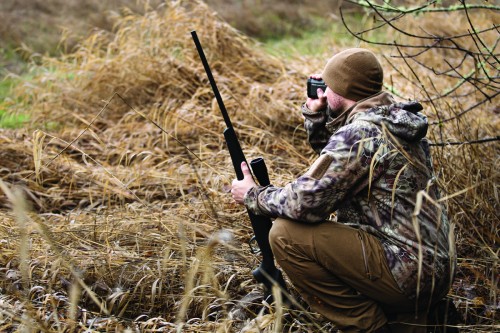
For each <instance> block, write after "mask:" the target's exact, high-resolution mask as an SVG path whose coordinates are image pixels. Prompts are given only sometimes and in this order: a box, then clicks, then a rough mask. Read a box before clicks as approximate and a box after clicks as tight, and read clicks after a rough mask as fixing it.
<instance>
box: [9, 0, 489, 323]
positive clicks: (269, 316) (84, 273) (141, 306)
mask: <svg viewBox="0 0 500 333" xmlns="http://www.w3.org/2000/svg"><path fill="white" fill-rule="evenodd" d="M435 22H436V20H435V19H433V20H432V22H429V24H431V23H432V24H435ZM441 22H444V21H443V20H441ZM442 29H448V27H447V25H446V24H444V23H443V27H442ZM191 30H196V31H197V33H198V36H199V38H200V40H201V41H202V43H203V45H204V48H205V53H206V55H207V57H208V61H209V63H210V66H211V68H212V70H213V72H214V77H215V79H216V81H217V85H218V87H219V89H220V91H221V94H222V97H223V99H224V101H225V104H226V107H227V109H228V110H229V113H230V116H231V118H232V119H233V123H234V126H235V128H236V130H237V133H238V136H239V138H240V140H241V142H242V146H243V148H244V150H245V154H246V155H247V157H249V158H253V157H257V156H263V157H264V158H265V160H266V163H267V166H268V168H269V169H270V174H271V178H272V181H273V183H274V184H276V185H281V184H285V183H286V182H287V181H289V180H291V179H293V178H294V177H295V176H297V175H299V174H300V173H301V172H303V171H304V170H305V169H306V168H307V167H308V165H309V163H310V162H311V161H312V160H313V159H314V155H313V154H312V152H311V151H310V149H309V147H308V145H307V143H306V136H305V133H304V131H303V130H302V127H301V117H300V114H299V106H300V104H301V103H302V102H303V100H304V82H305V78H306V77H307V75H308V74H310V73H312V72H316V71H318V69H321V68H322V67H323V65H324V62H325V59H326V58H327V57H329V56H330V55H329V54H328V55H326V54H321V55H318V56H317V57H311V58H305V57H300V56H297V57H295V58H293V59H292V60H286V61H285V60H282V59H278V58H273V57H270V56H269V55H267V54H265V53H264V52H263V51H261V50H260V48H259V47H258V45H256V43H254V41H252V40H251V39H248V38H247V37H245V36H243V35H241V34H240V33H238V32H237V31H236V30H234V29H233V28H231V27H230V26H229V25H227V24H225V23H223V22H222V21H221V20H219V18H218V17H217V15H216V14H215V13H213V12H212V11H211V10H210V9H209V8H207V7H206V6H205V5H204V4H203V3H201V2H197V1H174V2H168V3H166V4H165V6H164V8H163V10H162V11H158V12H150V13H147V14H146V15H145V16H139V15H134V14H130V15H128V16H126V17H124V18H123V20H121V21H120V22H119V23H118V25H117V27H116V32H115V33H113V34H110V33H104V32H96V33H95V34H93V35H92V36H91V37H90V38H88V39H86V40H83V41H82V42H81V45H80V47H79V49H78V50H77V51H76V52H75V53H73V54H69V55H65V56H63V57H61V58H58V59H54V58H47V59H44V66H43V69H44V70H42V69H39V70H38V71H39V74H38V75H37V76H36V78H35V79H34V80H33V81H31V82H30V83H29V84H25V85H22V86H20V87H18V88H17V89H16V90H15V91H14V93H13V96H12V101H14V100H15V102H12V104H11V105H9V108H13V109H17V110H18V111H19V112H27V111H28V110H29V112H30V113H31V115H32V119H33V122H32V124H31V125H30V126H29V127H28V128H25V129H21V130H16V131H1V132H0V143H1V145H2V150H1V151H0V161H1V162H0V164H1V166H2V168H1V169H0V175H1V179H2V182H3V183H5V184H8V185H7V186H8V187H16V188H19V189H21V190H22V191H23V193H24V196H25V198H26V200H27V201H28V202H29V204H30V205H31V207H32V208H30V209H28V208H23V209H21V212H22V214H25V215H27V216H29V218H30V221H31V222H30V225H31V226H32V228H31V229H30V228H28V229H25V228H24V227H20V226H19V225H18V224H17V222H16V218H15V216H14V215H13V214H12V212H11V208H13V207H17V206H16V204H14V202H15V200H14V201H13V200H8V198H7V197H6V196H4V197H0V206H1V207H2V210H1V211H0V242H1V243H0V244H1V246H2V252H1V257H0V258H1V263H0V266H1V267H2V274H4V276H5V278H4V279H3V280H0V288H1V289H2V294H3V295H5V296H2V297H1V298H0V306H1V307H0V316H1V317H0V320H1V321H2V325H6V326H3V327H8V328H9V329H12V330H14V329H21V328H22V327H24V326H26V325H28V324H26V320H28V319H24V318H29V322H30V323H31V324H30V325H33V326H32V327H36V328H37V329H40V330H42V331H64V330H74V331H81V332H84V331H111V330H116V331H124V330H126V329H130V330H131V331H133V332H136V331H160V330H162V331H170V332H175V331H183V332H213V331H217V332H231V331H235V330H236V329H241V330H243V331H244V330H246V331H248V332H251V331H255V332H257V331H259V330H260V331H266V332H273V331H281V330H287V329H288V330H290V331H294V332H303V331H307V330H310V331H315V332H321V331H325V332H326V331H329V330H330V329H331V328H332V327H331V325H330V324H329V323H326V322H323V321H322V320H321V319H319V318H318V317H317V316H316V314H313V313H310V312H308V311H307V310H306V309H303V310H302V311H291V310H286V309H281V307H278V310H277V311H274V310H270V312H267V313H265V312H264V313H259V309H261V308H262V305H261V304H260V301H258V298H256V299H257V301H255V300H254V301H253V302H249V303H248V304H247V309H246V311H248V312H250V313H252V314H253V316H255V319H254V320H252V321H247V320H246V319H245V318H240V317H234V316H231V314H230V309H232V308H233V307H234V306H235V305H236V304H237V303H238V302H237V300H238V299H240V298H241V297H242V296H243V295H246V294H248V293H250V292H251V291H252V290H254V289H255V288H256V284H255V282H254V281H253V280H252V278H251V269H252V268H254V267H255V266H256V264H257V262H258V259H259V258H258V257H256V256H253V255H250V254H249V251H248V250H247V248H246V246H244V245H243V244H244V243H245V242H246V241H247V240H248V238H249V235H250V234H251V230H250V225H249V223H248V220H247V217H246V215H245V212H244V211H242V210H241V209H240V207H237V206H236V205H234V204H233V203H232V201H231V198H230V196H229V195H228V194H227V191H228V185H229V184H230V183H231V181H232V179H233V177H234V176H233V174H232V169H231V168H232V167H231V162H230V159H229V156H228V154H227V152H226V151H225V143H224V142H223V137H222V130H223V120H222V118H221V117H220V115H219V110H218V108H217V104H216V102H215V100H214V98H213V95H212V92H211V90H210V86H209V84H208V81H207V80H206V78H205V75H204V71H203V67H202V64H201V63H200V61H199V58H198V55H197V53H196V49H195V47H194V45H193V43H192V40H191V38H190V31H191ZM361 46H366V47H370V46H369V45H361ZM332 49H333V50H335V51H336V50H337V48H336V46H335V45H332ZM373 49H374V51H375V52H378V53H381V54H382V55H387V56H389V55H390V54H387V53H386V50H385V49H377V48H373ZM439 57H441V58H443V57H447V58H449V59H452V57H453V54H448V53H445V54H441V53H439V52H434V53H433V54H432V55H429V56H428V58H426V59H425V61H428V62H431V61H437V59H438V58H439ZM387 59H388V60H389V61H390V63H389V62H386V63H384V69H385V70H386V73H387V79H388V82H389V83H390V85H392V86H393V87H394V88H395V90H396V91H400V92H402V93H404V94H405V95H407V96H408V97H411V98H413V97H415V98H421V97H422V96H423V95H422V94H421V92H422V91H421V90H419V89H416V88H415V87H411V86H409V85H408V84H407V81H406V77H408V76H410V75H412V73H411V72H410V70H409V69H407V68H406V69H405V65H404V63H401V62H400V63H397V61H396V60H394V59H392V58H389V57H388V58H387ZM399 61H401V60H399ZM391 64H392V65H394V67H392V66H391ZM416 74H417V75H420V77H421V79H422V80H426V82H432V84H433V85H435V86H436V87H437V88H436V89H438V88H439V89H446V87H448V86H449V84H448V83H447V82H446V81H443V82H441V81H439V82H437V81H436V82H433V81H432V77H431V76H429V73H424V72H417V73H416ZM426 84H427V83H426ZM440 91H442V90H440ZM460 96H461V94H459V93H457V94H456V95H454V96H453V97H452V98H451V99H449V100H447V101H443V102H442V104H439V105H436V104H434V105H432V104H430V103H426V106H427V107H428V108H427V114H428V115H429V118H430V119H431V121H435V120H437V119H438V118H441V119H443V118H448V117H453V115H454V114H457V113H459V112H460V110H461V109H463V108H466V107H467V104H464V103H474V99H475V95H474V94H473V93H471V94H470V95H467V96H468V97H467V98H466V99H465V100H463V99H459V97H460ZM423 97H424V98H425V97H426V96H423ZM462 101H464V102H462ZM497 112H498V110H497V109H496V107H495V106H494V105H493V103H491V104H485V107H484V109H483V110H482V111H481V112H477V113H472V112H471V113H467V114H466V115H464V116H463V117H460V118H457V119H456V120H454V121H450V122H446V123H443V125H442V126H434V127H433V128H432V129H431V132H430V137H431V139H432V140H434V141H441V140H443V139H447V140H453V141H461V140H465V139H471V138H476V137H477V138H480V137H483V136H487V135H494V134H495V133H496V132H497V130H498V119H497V117H495V115H496V113H497ZM148 119H149V120H148ZM152 121H154V122H155V123H156V124H157V125H159V127H161V129H160V128H159V127H158V126H156V125H155V124H154V123H153V122H152ZM34 131H36V132H35V134H34V135H31V134H30V133H31V132H34ZM433 155H434V161H435V164H436V168H437V171H438V176H439V182H440V184H441V185H442V188H443V192H444V196H445V200H444V201H443V202H444V203H445V204H446V205H447V206H448V210H449V212H450V217H451V219H452V221H453V222H454V223H455V225H456V227H457V237H458V244H459V251H460V252H459V253H458V255H459V264H460V265H459V269H460V274H459V279H458V280H457V282H456V285H455V286H454V289H453V291H452V294H451V296H452V297H454V299H455V300H456V301H457V302H462V304H465V305H467V307H468V308H467V310H466V312H467V315H468V316H469V317H468V318H469V320H470V321H469V323H472V324H471V326H470V327H469V329H470V330H476V331H487V330H489V329H491V328H492V327H494V325H496V324H495V316H496V315H495V307H494V305H495V304H496V303H497V291H498V289H497V282H498V271H497V262H498V257H497V256H498V245H497V243H498V218H497V216H496V211H497V210H498V192H497V191H498V190H497V186H498V185H497V184H498V170H497V169H496V168H495V166H496V165H497V164H498V163H497V162H498V156H499V154H498V145H497V144H485V145H480V146H478V145H462V146H452V147H443V148H439V147H437V148H434V150H433ZM3 192H4V193H6V190H3ZM221 229H227V230H228V232H230V233H231V234H232V235H233V237H234V238H233V239H231V240H228V241H224V242H223V244H221V242H215V241H214V240H217V239H219V238H217V237H219V236H218V235H219V234H218V232H219V231H220V230H221ZM23 233H24V234H23ZM23 235H24V236H23ZM28 245H29V246H28ZM23 265H25V266H23ZM487 288H488V289H489V291H487V292H486V291H485V289H487ZM22 295H26V296H22ZM485 295H486V296H485ZM19 302H20V303H19ZM255 302H256V304H255ZM298 305H300V304H298ZM27 309H28V310H27ZM29 309H32V310H29ZM486 310H488V311H489V312H486ZM26 311H27V312H26ZM26 316H27V317H26ZM478 318H479V319H478ZM472 320H475V321H474V322H472ZM23 325H24V326H23Z"/></svg>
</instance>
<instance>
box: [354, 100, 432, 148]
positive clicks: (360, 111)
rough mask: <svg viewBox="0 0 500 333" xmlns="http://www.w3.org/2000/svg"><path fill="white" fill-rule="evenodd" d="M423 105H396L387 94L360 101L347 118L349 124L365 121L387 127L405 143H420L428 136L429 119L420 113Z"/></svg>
mask: <svg viewBox="0 0 500 333" xmlns="http://www.w3.org/2000/svg"><path fill="white" fill-rule="evenodd" d="M422 109H423V107H422V105H421V104H420V103H418V102H415V101H410V102H402V103H395V100H394V98H393V97H392V96H391V95H390V94H389V93H387V92H381V93H379V94H377V95H374V96H371V97H369V98H367V99H365V100H362V101H359V102H358V103H356V105H355V106H354V107H353V109H352V110H351V112H350V113H349V116H348V117H347V122H346V123H347V124H349V123H351V122H353V121H356V120H363V121H368V122H371V123H374V124H376V125H378V126H382V127H385V128H386V129H387V130H388V131H389V132H390V133H392V134H393V135H395V136H397V137H399V138H402V139H403V140H405V141H409V142H413V141H419V140H420V139H422V138H424V137H425V135H426V134H427V129H428V126H429V125H428V122H427V117H426V116H425V115H423V114H422V113H420V112H419V111H421V110H422Z"/></svg>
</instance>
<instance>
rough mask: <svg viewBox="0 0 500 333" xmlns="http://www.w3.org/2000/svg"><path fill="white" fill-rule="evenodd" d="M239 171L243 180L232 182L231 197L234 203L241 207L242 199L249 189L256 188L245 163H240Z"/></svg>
mask: <svg viewBox="0 0 500 333" xmlns="http://www.w3.org/2000/svg"><path fill="white" fill-rule="evenodd" d="M241 171H242V172H243V179H242V180H238V179H235V180H233V184H232V188H231V194H232V195H233V199H234V201H235V202H236V203H238V204H240V205H243V198H244V197H245V194H246V193H247V192H248V190H249V189H251V188H252V187H255V186H257V184H255V182H254V181H253V178H252V174H251V173H250V170H249V169H248V166H247V164H246V163H245V162H241Z"/></svg>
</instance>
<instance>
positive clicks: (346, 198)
mask: <svg viewBox="0 0 500 333" xmlns="http://www.w3.org/2000/svg"><path fill="white" fill-rule="evenodd" d="M421 109H422V106H421V105H420V104H419V103H417V102H408V103H395V101H394V99H393V97H392V96H391V95H390V94H388V93H386V92H381V93H379V94H377V95H374V96H372V97H370V98H368V99H366V100H363V101H360V102H358V103H357V104H356V105H355V106H354V107H353V108H351V109H350V110H348V111H347V112H345V116H342V117H343V119H339V118H342V117H338V118H336V119H333V118H332V117H331V116H330V114H329V110H328V109H326V110H324V111H323V112H311V111H310V110H308V109H307V107H306V106H305V105H304V106H303V107H302V113H303V115H304V117H305V128H306V131H307V133H308V137H309V142H310V144H311V146H312V147H313V149H314V150H316V151H317V152H319V153H320V157H319V158H318V159H317V160H316V161H315V162H314V164H313V165H312V166H311V167H310V169H309V170H308V171H307V172H306V173H305V174H304V175H302V176H300V177H299V178H297V179H296V180H294V181H293V182H291V183H289V184H287V185H286V186H284V187H275V186H272V185H270V186H267V187H254V188H252V189H251V190H249V191H248V192H247V193H246V195H245V205H246V206H247V208H248V209H249V210H251V211H252V212H254V213H256V214H263V215H267V216H270V217H283V218H288V219H292V220H297V221H301V222H304V223H318V222H323V221H325V220H328V219H329V218H330V216H331V214H332V213H335V214H334V215H336V219H337V221H338V222H340V223H344V224H348V225H351V226H353V227H356V228H361V229H363V230H365V231H367V232H369V233H371V234H373V235H375V236H376V237H378V238H379V239H380V241H381V243H382V246H383V248H384V251H385V254H386V257H387V262H388V265H389V267H390V269H391V271H392V273H393V276H394V278H395V280H396V282H397V283H398V285H399V287H400V288H401V290H402V292H404V293H405V294H406V295H408V296H409V297H410V298H412V299H413V298H415V297H418V298H419V299H421V300H425V299H429V297H432V298H435V297H442V296H444V295H445V294H446V292H447V291H448V289H449V285H450V281H451V276H452V272H453V271H454V265H455V261H454V253H455V252H454V250H455V249H454V242H453V240H452V239H453V237H452V236H450V226H449V223H448V220H447V217H446V213H445V211H444V210H443V209H441V207H440V206H439V205H438V204H437V203H436V200H437V199H438V191H437V187H436V185H435V183H434V181H435V177H434V174H433V171H432V170H433V168H432V161H431V155H430V152H429V145H428V142H427V140H426V139H425V138H424V137H425V135H426V133H427V127H428V123H427V118H426V117H425V116H424V115H423V114H421V113H420V112H419V111H421ZM417 294H418V296H417ZM437 294H439V295H437Z"/></svg>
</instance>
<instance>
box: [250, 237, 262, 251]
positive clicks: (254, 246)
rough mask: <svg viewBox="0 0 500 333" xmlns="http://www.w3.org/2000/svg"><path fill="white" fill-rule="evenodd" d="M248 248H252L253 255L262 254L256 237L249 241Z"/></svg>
mask: <svg viewBox="0 0 500 333" xmlns="http://www.w3.org/2000/svg"><path fill="white" fill-rule="evenodd" d="M248 246H250V252H251V253H252V254H259V253H260V248H259V244H258V243H257V239H256V238H255V236H253V237H252V238H250V240H249V241H248Z"/></svg>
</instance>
